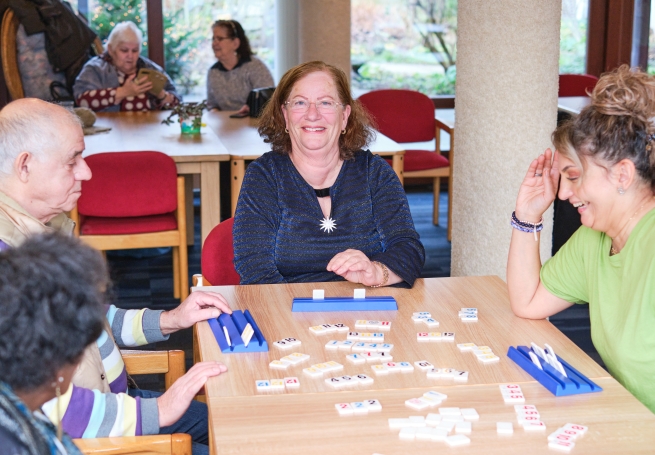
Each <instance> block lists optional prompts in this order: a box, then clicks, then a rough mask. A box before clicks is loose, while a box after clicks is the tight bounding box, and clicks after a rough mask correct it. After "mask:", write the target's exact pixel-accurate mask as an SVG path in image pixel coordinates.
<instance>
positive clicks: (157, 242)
mask: <svg viewBox="0 0 655 455" xmlns="http://www.w3.org/2000/svg"><path fill="white" fill-rule="evenodd" d="M86 162H87V164H88V165H89V168H91V172H92V173H93V178H92V179H91V180H89V181H86V182H83V183H82V196H81V197H80V199H79V201H78V202H77V209H76V210H74V211H73V212H72V213H71V218H73V221H76V227H75V231H76V234H78V235H79V237H80V239H81V240H83V241H84V242H85V243H87V244H89V245H91V246H92V247H94V248H97V249H99V250H101V251H107V250H122V249H134V248H157V247H167V246H171V247H173V283H174V286H173V289H174V291H173V293H174V295H175V297H176V298H181V299H182V300H183V299H185V298H186V297H187V296H188V295H189V276H188V259H187V244H186V208H185V203H184V202H185V201H184V178H183V177H177V169H176V167H175V162H174V161H173V159H172V158H170V157H169V156H167V155H165V154H163V153H159V152H117V153H99V154H97V155H91V156H89V157H88V158H86Z"/></svg>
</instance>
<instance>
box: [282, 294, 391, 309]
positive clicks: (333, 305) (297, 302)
mask: <svg viewBox="0 0 655 455" xmlns="http://www.w3.org/2000/svg"><path fill="white" fill-rule="evenodd" d="M397 309H398V304H397V303H396V299H394V298H393V297H388V296H385V297H379V296H376V297H366V298H363V299H355V298H353V297H325V298H324V299H312V298H309V297H296V298H294V299H293V304H292V305H291V311H293V312H303V311H307V312H310V311H385V310H397Z"/></svg>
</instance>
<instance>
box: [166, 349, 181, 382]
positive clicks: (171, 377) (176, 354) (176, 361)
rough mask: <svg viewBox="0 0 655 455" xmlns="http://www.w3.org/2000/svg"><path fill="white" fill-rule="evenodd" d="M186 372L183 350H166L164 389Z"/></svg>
mask: <svg viewBox="0 0 655 455" xmlns="http://www.w3.org/2000/svg"><path fill="white" fill-rule="evenodd" d="M184 373H186V365H185V364H184V351H168V372H166V373H165V374H164V384H165V386H166V390H168V388H169V387H170V386H172V385H173V383H174V382H175V381H176V380H177V379H178V378H181V377H182V376H184Z"/></svg>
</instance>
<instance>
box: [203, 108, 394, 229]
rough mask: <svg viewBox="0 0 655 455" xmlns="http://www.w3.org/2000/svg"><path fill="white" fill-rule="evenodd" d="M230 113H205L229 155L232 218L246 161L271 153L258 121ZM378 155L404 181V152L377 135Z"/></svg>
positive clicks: (374, 149) (374, 148)
mask: <svg viewBox="0 0 655 455" xmlns="http://www.w3.org/2000/svg"><path fill="white" fill-rule="evenodd" d="M230 114H231V112H222V111H211V112H209V113H207V114H205V117H204V118H205V119H206V122H207V124H208V125H209V126H210V128H212V129H213V130H214V132H215V133H216V135H217V136H218V137H220V138H221V141H222V142H223V144H225V147H226V148H227V151H228V152H229V154H230V159H231V163H230V182H231V192H232V198H231V200H232V215H233V216H234V212H235V211H236V207H237V200H238V199H239V191H241V184H242V183H243V176H244V175H245V172H246V161H252V160H256V159H257V158H259V157H260V156H262V155H263V154H264V153H266V152H269V151H270V150H271V146H270V145H269V144H266V143H265V142H264V140H263V139H262V138H261V137H260V136H259V133H257V119H252V118H250V117H247V118H240V119H234V118H230ZM369 149H370V150H371V152H373V153H375V154H376V155H381V156H390V157H391V159H392V167H393V170H394V171H395V172H396V175H398V178H399V179H400V182H401V183H402V181H403V155H404V154H405V149H404V147H402V146H401V145H399V144H398V143H397V142H394V141H392V140H391V139H389V138H388V137H387V136H385V135H384V134H382V133H379V132H376V139H375V141H374V142H372V143H371V144H370V145H369Z"/></svg>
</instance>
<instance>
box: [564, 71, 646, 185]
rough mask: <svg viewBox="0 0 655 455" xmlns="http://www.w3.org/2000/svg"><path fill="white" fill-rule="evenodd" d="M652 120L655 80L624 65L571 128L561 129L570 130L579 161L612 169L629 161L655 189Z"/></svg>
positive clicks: (608, 77) (605, 81) (603, 79)
mask: <svg viewBox="0 0 655 455" xmlns="http://www.w3.org/2000/svg"><path fill="white" fill-rule="evenodd" d="M653 116H655V77H653V76H650V75H648V74H646V73H644V72H643V71H641V70H639V69H630V67H628V65H622V66H621V67H620V68H618V69H616V70H614V71H612V72H610V73H606V74H603V75H602V76H601V78H600V80H599V81H598V83H597V84H596V87H595V88H594V90H593V92H592V93H591V105H589V106H587V107H586V108H584V109H583V110H582V111H581V112H580V114H579V115H578V116H577V117H576V118H575V119H573V120H572V122H571V125H570V126H567V125H566V124H564V125H562V126H561V127H560V128H570V132H569V133H568V137H569V140H570V143H571V145H572V146H573V148H574V149H575V152H576V153H577V155H578V156H579V157H580V158H592V159H594V161H595V162H599V161H600V163H599V164H603V163H606V164H609V165H614V164H616V163H618V162H619V161H621V160H623V159H629V160H631V161H632V162H633V163H634V164H635V168H636V169H637V172H638V174H639V176H640V177H641V178H642V179H643V180H644V181H645V182H648V183H650V184H651V185H655V136H654V135H653V134H655V126H654V125H653V123H651V118H652V117H653ZM558 129H559V128H558ZM553 137H555V133H554V135H553ZM556 146H557V145H556Z"/></svg>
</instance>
